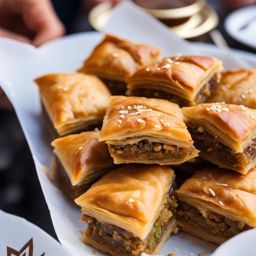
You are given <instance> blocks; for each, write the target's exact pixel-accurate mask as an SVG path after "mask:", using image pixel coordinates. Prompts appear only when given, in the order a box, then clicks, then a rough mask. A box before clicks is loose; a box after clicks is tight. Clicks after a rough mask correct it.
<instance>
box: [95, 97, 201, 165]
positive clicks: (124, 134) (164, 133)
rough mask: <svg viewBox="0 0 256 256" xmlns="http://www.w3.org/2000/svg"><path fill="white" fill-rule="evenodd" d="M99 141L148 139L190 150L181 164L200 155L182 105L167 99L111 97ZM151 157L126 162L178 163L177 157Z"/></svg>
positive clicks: (181, 160)
mask: <svg viewBox="0 0 256 256" xmlns="http://www.w3.org/2000/svg"><path fill="white" fill-rule="evenodd" d="M99 139H100V141H105V142H106V143H107V144H108V145H126V144H134V143H139V142H140V141H142V140H148V141H150V142H157V143H163V144H167V145H174V146H177V147H180V148H184V149H187V150H188V152H187V154H184V156H183V158H182V159H179V163H180V162H184V161H186V160H187V159H191V158H194V157H196V156H197V151H196V150H195V148H194V146H193V141H192V139H191V136H190V134H189V132H188V130H187V127H186V125H185V123H184V121H183V117H182V113H181V111H180V108H179V106H178V105H176V104H174V103H171V102H168V101H165V100H159V99H147V98H142V97H124V96H112V97H111V100H110V104H109V107H108V110H107V113H106V115H105V117H104V122H103V127H102V130H101V133H100V137H99ZM112 157H114V160H115V162H116V163H121V162H122V159H117V156H114V155H113V154H112ZM149 157H150V156H148V158H145V159H144V160H143V162H141V161H140V160H139V159H138V157H137V156H136V159H132V157H131V158H129V159H126V160H125V162H126V163H127V162H128V161H129V162H130V163H134V162H135V163H158V164H162V165H163V164H170V162H171V163H176V160H177V159H178V156H177V159H175V158H174V159H172V160H171V158H170V157H171V156H169V158H168V156H167V158H166V159H161V161H160V162H159V161H158V160H157V158H155V159H153V160H152V159H151V160H152V161H149V160H150V158H149ZM172 157H173V156H172ZM169 160H170V161H169Z"/></svg>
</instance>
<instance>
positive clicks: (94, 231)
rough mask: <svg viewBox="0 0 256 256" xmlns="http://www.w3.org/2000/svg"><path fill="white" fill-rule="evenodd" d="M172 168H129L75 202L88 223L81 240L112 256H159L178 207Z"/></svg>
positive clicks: (173, 228)
mask: <svg viewBox="0 0 256 256" xmlns="http://www.w3.org/2000/svg"><path fill="white" fill-rule="evenodd" d="M173 181H174V172H173V170H172V169H171V168H169V167H161V166H154V165H151V166H148V165H147V166H143V165H127V166H125V167H121V168H119V169H116V170H113V171H111V172H109V173H108V174H106V175H105V176H103V177H102V178H101V179H100V180H99V181H98V182H96V183H95V184H94V185H92V186H91V188H90V189H89V190H88V191H87V192H86V193H85V194H83V195H81V196H80V197H79V198H78V199H76V200H75V202H76V203H77V204H78V205H79V206H80V207H81V208H82V213H83V215H82V219H83V220H84V221H86V222H87V225H88V226H87V230H86V231H85V232H84V237H83V240H84V242H85V243H87V244H90V245H92V246H93V247H95V248H96V249H97V250H99V251H101V252H104V253H108V254H110V255H112V256H120V255H122V256H139V255H140V254H141V252H145V253H148V254H155V253H157V252H159V251H160V249H161V247H162V245H163V243H164V242H165V241H166V240H167V239H168V238H169V236H170V234H172V233H173V232H175V231H176V230H177V229H176V226H177V225H176V220H175V212H176V207H177V203H176V200H175V198H174V195H173Z"/></svg>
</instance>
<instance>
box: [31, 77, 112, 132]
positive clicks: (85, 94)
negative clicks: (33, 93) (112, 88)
mask: <svg viewBox="0 0 256 256" xmlns="http://www.w3.org/2000/svg"><path fill="white" fill-rule="evenodd" d="M35 82H36V83H37V85H38V87H39V91H40V95H41V99H42V102H43V104H44V107H45V109H46V111H47V113H48V115H49V117H50V119H51V121H52V122H53V125H54V127H55V129H56V130H57V132H58V133H59V134H60V135H66V134H69V133H72V132H76V131H79V130H82V129H85V128H86V127H87V126H88V125H90V124H97V123H100V122H101V120H102V119H103V116H104V114H105V111H106V108H107V105H108V100H109V97H110V92H109V91H108V89H107V88H106V86H105V85H104V84H103V83H102V82H101V81H100V80H99V79H98V78H97V77H95V76H92V75H84V74H78V73H74V74H68V73H62V74H49V75H45V76H42V77H39V78H37V79H36V80H35Z"/></svg>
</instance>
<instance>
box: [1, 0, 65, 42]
mask: <svg viewBox="0 0 256 256" xmlns="http://www.w3.org/2000/svg"><path fill="white" fill-rule="evenodd" d="M63 34H64V27H63V25H62V24H61V22H60V20H59V19H58V17H57V15H56V13H55V12H54V9H53V7H52V5H51V3H50V0H0V36H3V37H9V38H12V39H16V40H19V41H22V42H26V43H31V44H33V45H35V46H39V45H41V44H43V43H45V42H47V41H49V40H52V39H54V38H58V37H60V36H62V35H63Z"/></svg>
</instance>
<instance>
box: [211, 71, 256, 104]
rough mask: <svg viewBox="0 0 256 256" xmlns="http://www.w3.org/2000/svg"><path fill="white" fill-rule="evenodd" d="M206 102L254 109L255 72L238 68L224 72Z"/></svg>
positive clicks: (255, 92) (255, 94) (255, 100)
mask: <svg viewBox="0 0 256 256" xmlns="http://www.w3.org/2000/svg"><path fill="white" fill-rule="evenodd" d="M208 101H209V102H226V103H232V104H238V105H245V106H247V107H250V108H256V70H255V69H249V68H240V69H233V70H227V71H224V72H223V73H222V76H221V80H220V82H219V84H218V85H217V86H216V88H215V89H214V91H213V94H212V96H211V97H210V99H209V100H208Z"/></svg>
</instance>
